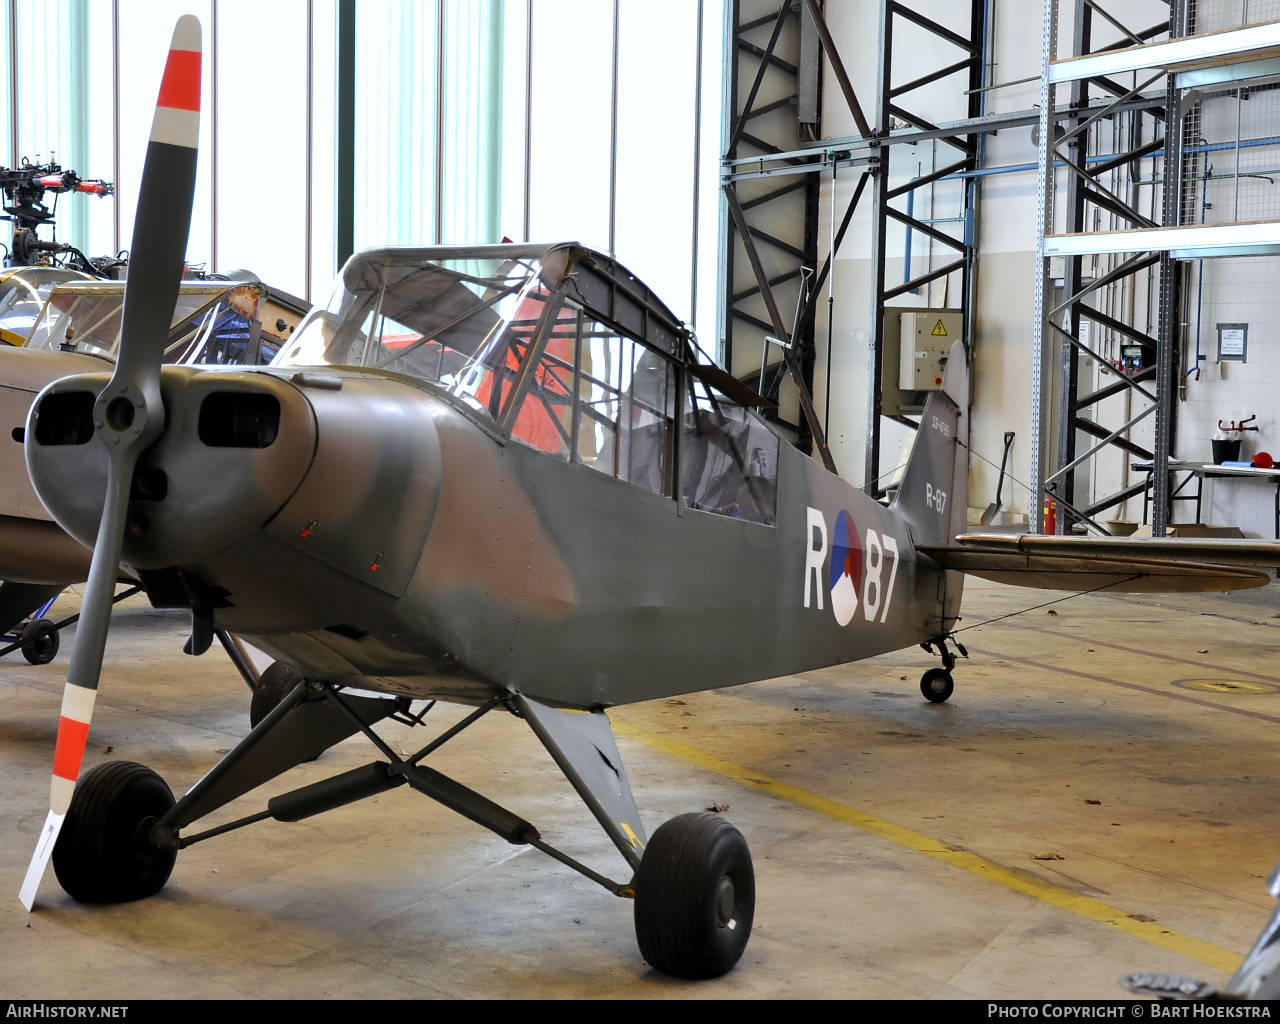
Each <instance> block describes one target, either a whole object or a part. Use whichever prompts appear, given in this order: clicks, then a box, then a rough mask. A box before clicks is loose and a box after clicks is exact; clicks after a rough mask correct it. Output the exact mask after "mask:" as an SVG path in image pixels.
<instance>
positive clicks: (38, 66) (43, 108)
mask: <svg viewBox="0 0 1280 1024" xmlns="http://www.w3.org/2000/svg"><path fill="white" fill-rule="evenodd" d="M13 10H14V11H15V12H16V14H17V19H18V21H17V51H18V76H17V77H18V83H19V84H18V96H17V111H18V150H17V153H16V154H15V157H16V162H19V163H20V162H21V158H22V157H24V156H25V157H27V158H29V159H30V160H32V161H33V162H36V163H45V162H48V161H50V160H54V159H56V160H57V161H58V162H59V163H60V164H61V165H62V166H63V167H64V168H67V169H70V170H74V171H76V172H78V173H79V174H80V175H81V176H82V177H86V178H88V177H108V178H109V177H110V167H111V163H110V160H111V150H110V146H109V142H110V138H109V135H108V138H107V141H108V146H107V148H106V149H105V150H101V147H99V150H100V151H101V152H103V153H104V156H103V158H101V159H99V160H97V161H96V163H97V164H99V165H101V169H99V170H96V171H94V170H90V169H89V167H90V163H91V159H90V157H91V153H92V152H93V150H92V147H91V145H90V142H91V134H92V132H93V126H94V118H95V116H96V117H97V118H98V119H99V121H101V120H102V117H101V115H102V113H103V110H105V111H107V112H108V117H107V118H106V122H107V126H108V131H109V127H110V117H109V111H110V109H111V107H110V104H111V94H110V91H109V90H101V89H99V90H98V92H97V93H94V94H93V98H94V101H95V102H94V103H93V104H92V105H91V103H90V95H91V91H92V87H93V86H100V85H101V84H102V83H110V81H111V74H110V68H111V52H110V47H106V48H105V55H104V53H103V50H102V48H99V49H98V50H97V51H95V50H94V49H93V48H92V47H91V46H90V39H92V38H94V37H93V35H92V32H91V24H90V18H91V15H98V16H99V19H100V16H101V15H103V14H105V15H106V17H107V21H108V33H109V21H110V8H109V7H108V6H107V5H99V7H98V9H96V10H95V9H93V8H91V7H90V5H89V4H88V3H86V2H85V0H47V2H37V0H17V2H16V3H15V4H14V6H13ZM7 13H8V12H6V15H7ZM8 22H9V19H8V17H7V16H6V17H5V18H4V23H5V36H6V39H5V43H6V45H7V34H8ZM107 38H110V36H109V34H108V36H107ZM5 52H6V54H7V53H8V50H7V49H6V50H5ZM5 79H6V80H5V83H4V86H5V98H6V99H7V98H8V97H7V93H8V86H9V82H8V75H7V74H6V76H5ZM104 92H105V95H103V93H104ZM5 113H6V116H5V122H6V126H7V122H8V111H7V110H6V112H5ZM99 130H100V128H99ZM11 146H12V143H11V142H10V143H8V144H7V145H6V146H5V149H6V150H7V149H9V148H11ZM87 198H90V197H88V196H74V197H73V196H65V197H61V198H60V199H59V201H58V204H57V220H56V229H57V234H56V237H57V239H58V240H59V241H63V242H70V243H71V244H72V245H74V246H76V247H77V248H79V249H81V250H90V249H91V246H90V244H89V239H90V233H89V228H90V218H91V216H93V215H95V214H96V215H97V216H98V217H99V219H101V218H102V214H103V213H105V215H106V216H105V220H106V222H107V223H108V224H110V222H111V219H112V206H111V201H110V200H101V201H99V202H98V203H97V204H96V205H95V204H94V203H88V202H85V201H84V200H85V199H87ZM50 205H52V200H50ZM40 237H41V238H44V239H52V238H53V237H55V236H54V232H53V229H51V228H45V229H42V230H41V231H40ZM5 241H6V243H7V241H8V239H7V238H6V239H5ZM110 245H111V241H110V238H109V237H108V238H107V239H106V245H105V246H104V247H103V248H102V249H100V250H98V251H96V252H95V253H94V254H99V253H104V252H107V251H108V250H109V249H110Z"/></svg>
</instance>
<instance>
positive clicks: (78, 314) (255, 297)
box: [27, 281, 278, 365]
mask: <svg viewBox="0 0 1280 1024" xmlns="http://www.w3.org/2000/svg"><path fill="white" fill-rule="evenodd" d="M264 291H265V288H263V286H262V285H260V284H245V283H238V282H236V283H233V282H218V281H211V282H184V283H183V284H182V286H181V288H180V290H179V293H178V300H177V303H176V304H175V306H174V310H173V317H172V319H171V321H170V323H171V327H170V331H169V337H168V340H167V341H166V342H165V356H164V361H165V362H166V363H204V364H208V363H215V364H220V363H225V364H237V365H242V364H246V363H248V364H256V363H259V362H267V361H269V360H270V359H271V358H273V357H274V356H275V354H276V351H277V344H278V342H277V340H276V339H275V338H268V337H264V336H263V334H262V332H261V330H260V327H261V325H260V324H258V322H257V320H256V319H255V318H254V313H255V311H256V309H257V305H258V302H259V300H260V298H261V295H260V293H261V292H264ZM123 307H124V283H123V282H118V281H103V282H76V283H73V284H66V285H60V286H59V287H57V288H55V289H53V293H52V294H51V295H50V296H49V301H48V302H47V303H46V305H45V307H44V312H43V313H42V314H41V316H40V319H39V322H38V323H37V325H36V328H35V330H34V331H32V333H31V337H30V339H29V340H28V342H27V347H28V348H37V349H50V350H55V349H56V350H60V351H69V350H74V351H77V352H85V353H88V354H90V355H96V356H102V357H104V358H107V359H114V358H115V351H116V347H117V345H119V343H120V317H121V311H122V309H123Z"/></svg>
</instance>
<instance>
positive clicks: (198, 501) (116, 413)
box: [26, 367, 316, 569]
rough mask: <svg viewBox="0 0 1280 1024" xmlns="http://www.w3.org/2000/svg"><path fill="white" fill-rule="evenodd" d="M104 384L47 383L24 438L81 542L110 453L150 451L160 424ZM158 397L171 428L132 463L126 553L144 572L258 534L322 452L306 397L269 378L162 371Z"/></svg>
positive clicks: (93, 519) (86, 377)
mask: <svg viewBox="0 0 1280 1024" xmlns="http://www.w3.org/2000/svg"><path fill="white" fill-rule="evenodd" d="M104 376H105V375H103V374H81V375H79V376H76V377H68V378H65V379H63V380H60V381H58V382H56V383H54V384H52V385H50V386H49V387H48V388H46V389H45V390H44V392H42V393H41V394H40V396H39V397H38V398H37V399H36V401H35V402H34V403H33V405H32V409H31V415H30V419H29V421H28V425H27V434H26V439H27V440H26V446H27V448H26V457H27V468H28V471H29V472H30V474H31V480H32V484H33V485H34V486H35V489H36V493H37V494H38V495H39V497H40V500H41V501H42V502H43V503H44V505H45V507H46V508H47V509H48V510H49V512H50V514H51V515H53V517H54V518H55V519H56V520H57V521H58V523H59V524H60V525H61V526H62V527H63V528H64V529H65V530H66V531H67V532H68V533H70V534H71V535H72V536H73V537H75V538H76V539H77V540H79V541H80V542H81V543H82V544H85V545H86V546H92V545H93V543H94V540H95V537H96V536H97V533H98V528H99V523H100V522H101V516H102V507H103V500H104V495H105V493H106V488H107V478H108V467H109V462H110V458H111V453H112V448H113V446H116V445H125V446H128V445H133V444H141V443H145V438H146V436H147V434H149V433H150V431H148V430H147V427H148V426H149V425H151V426H154V425H155V422H156V421H157V420H160V419H161V417H151V416H150V413H149V410H148V408H147V403H145V402H144V401H142V395H141V393H140V391H139V389H138V388H136V387H130V386H128V385H126V386H124V387H120V386H119V385H110V384H107V383H106V382H105V380H104ZM160 394H161V398H162V402H157V406H159V407H160V408H161V409H162V413H163V414H164V418H165V419H166V420H167V422H165V423H163V424H162V425H163V430H162V431H159V432H158V434H159V436H158V438H157V439H156V440H155V441H154V442H153V443H151V444H150V445H149V447H147V448H146V449H145V450H144V451H142V452H141V453H140V454H139V456H138V458H137V463H136V468H135V469H134V471H133V476H132V480H131V482H130V489H129V504H128V514H127V517H126V529H125V536H124V541H123V548H122V551H121V559H122V561H124V562H125V563H126V564H129V565H132V566H134V567H136V568H140V569H161V568H166V567H168V566H172V565H191V564H197V563H199V562H201V561H203V560H205V559H207V558H208V557H210V556H211V555H214V554H217V553H218V552H219V551H221V550H223V549H225V548H227V547H229V546H230V545H231V544H233V543H235V541H236V540H237V539H238V538H240V537H242V536H244V535H245V534H246V533H249V532H252V531H256V530H258V529H261V528H262V526H263V525H264V524H265V523H266V522H267V521H268V520H269V519H271V517H272V516H273V515H274V514H275V513H276V512H277V511H278V510H279V508H280V507H281V506H282V505H283V504H284V503H285V502H286V501H287V500H288V498H289V496H290V495H291V494H292V493H293V492H294V490H296V488H297V486H298V484H299V483H300V482H301V480H302V478H303V476H304V475H305V473H306V471H307V468H308V466H309V465H310V464H311V460H312V456H313V454H314V451H315V446H316V428H315V417H314V415H313V413H312V411H311V406H310V405H309V404H308V402H307V400H306V398H304V397H303V396H302V395H301V394H300V393H299V392H298V390H297V389H296V388H294V387H293V386H292V385H290V384H289V383H287V382H286V381H282V380H280V379H278V378H276V377H273V376H271V375H269V374H262V373H245V372H234V373H226V372H209V371H204V372H202V371H200V370H197V369H195V368H191V367H166V368H165V370H164V372H163V374H162V375H161V381H160ZM95 438H97V439H101V440H102V442H104V443H103V444H97V443H94V439H95Z"/></svg>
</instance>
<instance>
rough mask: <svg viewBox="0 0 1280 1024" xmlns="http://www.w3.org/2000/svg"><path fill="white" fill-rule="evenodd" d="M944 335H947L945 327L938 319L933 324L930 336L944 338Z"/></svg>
mask: <svg viewBox="0 0 1280 1024" xmlns="http://www.w3.org/2000/svg"><path fill="white" fill-rule="evenodd" d="M946 336H947V329H946V328H945V327H943V326H942V321H941V320H939V321H938V322H937V323H936V324H934V325H933V331H932V337H935V338H945V337H946Z"/></svg>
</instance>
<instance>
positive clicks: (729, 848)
mask: <svg viewBox="0 0 1280 1024" xmlns="http://www.w3.org/2000/svg"><path fill="white" fill-rule="evenodd" d="M635 890H636V911H635V912H636V940H637V941H638V942H639V944H640V955H641V956H643V957H644V958H645V960H647V961H648V962H649V965H650V966H651V967H653V968H655V969H656V970H659V971H661V972H662V973H663V974H670V975H673V976H675V977H677V978H718V977H719V976H720V975H722V974H724V973H726V972H727V971H729V970H730V969H731V968H732V967H733V965H734V964H736V963H737V962H738V958H739V957H740V956H742V951H743V950H744V949H746V948H747V939H748V938H750V937H751V921H752V918H753V917H754V915H755V907H756V877H755V872H754V870H753V869H752V867H751V852H750V851H749V850H748V849H747V841H746V840H745V839H743V838H742V833H741V832H739V831H738V830H737V829H736V828H734V827H733V826H732V825H730V824H729V823H728V822H727V821H725V820H724V819H723V818H721V817H719V816H717V815H714V814H682V815H680V816H679V817H676V818H672V819H671V820H670V821H667V822H664V823H663V824H662V825H661V826H660V827H659V828H658V830H657V831H656V832H655V833H654V834H653V838H652V839H651V840H650V841H649V845H648V847H647V848H646V849H645V851H644V857H643V858H642V859H641V861H640V869H639V870H638V871H637V872H636V878H635Z"/></svg>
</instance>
